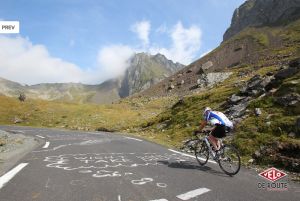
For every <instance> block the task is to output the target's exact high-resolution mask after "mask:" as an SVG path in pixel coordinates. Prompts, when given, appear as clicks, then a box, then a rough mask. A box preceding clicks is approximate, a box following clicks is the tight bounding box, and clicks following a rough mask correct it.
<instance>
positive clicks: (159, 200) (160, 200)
mask: <svg viewBox="0 0 300 201" xmlns="http://www.w3.org/2000/svg"><path fill="white" fill-rule="evenodd" d="M149 201H168V200H166V199H164V198H163V199H158V200H149Z"/></svg>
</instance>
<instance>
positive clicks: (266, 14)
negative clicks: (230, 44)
mask: <svg viewBox="0 0 300 201" xmlns="http://www.w3.org/2000/svg"><path fill="white" fill-rule="evenodd" d="M299 17H300V1H299V0H263V1H261V0H248V1H246V2H245V3H244V4H242V5H241V6H240V7H239V8H237V9H236V10H235V11H234V14H233V17H232V21H231V25H230V27H229V28H228V29H227V31H226V32H225V34H224V36H223V40H224V41H226V40H228V39H229V38H231V37H232V36H234V35H235V34H237V33H238V32H240V31H242V30H243V29H244V28H246V27H262V26H278V25H283V24H285V23H287V22H291V21H294V20H296V19H299Z"/></svg>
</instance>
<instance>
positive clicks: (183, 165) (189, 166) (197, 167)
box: [157, 161, 229, 177]
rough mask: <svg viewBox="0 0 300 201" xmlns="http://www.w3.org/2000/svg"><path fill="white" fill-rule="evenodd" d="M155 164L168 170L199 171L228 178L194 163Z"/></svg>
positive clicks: (165, 162)
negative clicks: (162, 165)
mask: <svg viewBox="0 0 300 201" xmlns="http://www.w3.org/2000/svg"><path fill="white" fill-rule="evenodd" d="M157 162H158V163H161V164H164V165H166V166H168V167H170V168H181V169H194V170H201V171H204V172H208V173H210V174H214V175H217V176H221V177H229V176H228V175H226V174H224V173H223V172H221V171H217V170H214V169H212V168H210V167H208V166H200V165H198V164H196V163H195V162H191V161H180V162H169V161H157Z"/></svg>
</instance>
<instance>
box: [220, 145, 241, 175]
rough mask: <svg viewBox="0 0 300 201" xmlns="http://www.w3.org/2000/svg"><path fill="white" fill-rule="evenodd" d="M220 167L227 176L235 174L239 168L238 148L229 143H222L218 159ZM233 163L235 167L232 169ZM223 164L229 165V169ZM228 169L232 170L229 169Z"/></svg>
mask: <svg viewBox="0 0 300 201" xmlns="http://www.w3.org/2000/svg"><path fill="white" fill-rule="evenodd" d="M218 163H219V166H220V168H221V169H222V170H223V171H224V172H225V173H226V174H227V175H229V176H233V175H236V174H237V173H238V172H239V171H240V168H241V158H240V154H239V152H238V150H237V149H236V148H234V147H233V146H231V145H224V147H222V149H221V150H220V156H219V160H218ZM233 164H235V166H236V167H235V168H234V169H233V168H232V167H233ZM225 165H228V166H229V169H227V167H226V166H225ZM230 169H231V170H232V171H230Z"/></svg>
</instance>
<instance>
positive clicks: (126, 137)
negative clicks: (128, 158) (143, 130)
mask: <svg viewBox="0 0 300 201" xmlns="http://www.w3.org/2000/svg"><path fill="white" fill-rule="evenodd" d="M125 138H127V139H131V140H136V141H139V142H142V141H143V140H140V139H136V138H132V137H125Z"/></svg>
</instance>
